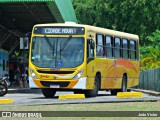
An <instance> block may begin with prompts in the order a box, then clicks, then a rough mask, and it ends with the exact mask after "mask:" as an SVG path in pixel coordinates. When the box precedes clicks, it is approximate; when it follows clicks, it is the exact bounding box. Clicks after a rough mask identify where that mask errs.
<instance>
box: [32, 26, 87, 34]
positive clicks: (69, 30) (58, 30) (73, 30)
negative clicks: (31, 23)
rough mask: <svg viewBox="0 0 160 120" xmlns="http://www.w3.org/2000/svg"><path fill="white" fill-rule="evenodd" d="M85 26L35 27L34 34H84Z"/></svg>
mask: <svg viewBox="0 0 160 120" xmlns="http://www.w3.org/2000/svg"><path fill="white" fill-rule="evenodd" d="M84 33H85V30H84V28H83V27H35V28H34V34H63V35H68V34H69V35H70V34H80V35H83V34H84Z"/></svg>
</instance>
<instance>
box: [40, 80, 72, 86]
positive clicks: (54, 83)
mask: <svg viewBox="0 0 160 120" xmlns="http://www.w3.org/2000/svg"><path fill="white" fill-rule="evenodd" d="M69 83H70V82H48V81H47V82H46V81H41V84H42V85H43V86H44V87H50V85H59V86H60V87H67V86H68V85H69Z"/></svg>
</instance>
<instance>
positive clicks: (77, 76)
mask: <svg viewBox="0 0 160 120" xmlns="http://www.w3.org/2000/svg"><path fill="white" fill-rule="evenodd" d="M83 72H84V70H81V71H79V72H78V74H77V75H75V76H74V77H73V80H77V79H79V78H80V77H81V76H82V74H83Z"/></svg>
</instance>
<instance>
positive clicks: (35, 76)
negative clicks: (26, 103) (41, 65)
mask: <svg viewBox="0 0 160 120" xmlns="http://www.w3.org/2000/svg"><path fill="white" fill-rule="evenodd" d="M30 73H31V76H32V77H33V78H38V77H37V75H36V74H35V73H34V71H33V70H32V69H30Z"/></svg>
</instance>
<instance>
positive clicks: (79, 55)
mask: <svg viewBox="0 0 160 120" xmlns="http://www.w3.org/2000/svg"><path fill="white" fill-rule="evenodd" d="M83 60H84V38H82V37H68V38H67V37H66V38H65V37H63V38H59V37H46V36H45V37H33V40H32V55H31V61H32V63H33V64H34V65H36V66H38V67H42V68H53V69H54V68H73V67H76V66H78V65H80V64H82V63H83Z"/></svg>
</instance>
